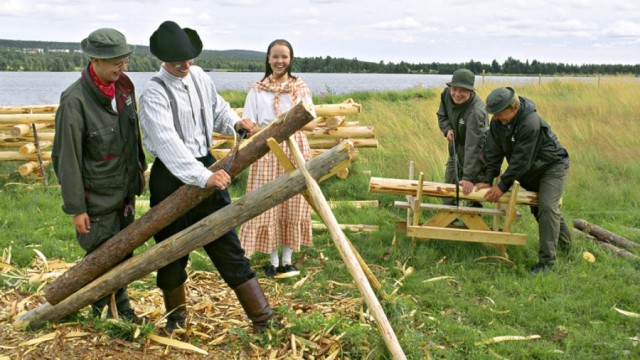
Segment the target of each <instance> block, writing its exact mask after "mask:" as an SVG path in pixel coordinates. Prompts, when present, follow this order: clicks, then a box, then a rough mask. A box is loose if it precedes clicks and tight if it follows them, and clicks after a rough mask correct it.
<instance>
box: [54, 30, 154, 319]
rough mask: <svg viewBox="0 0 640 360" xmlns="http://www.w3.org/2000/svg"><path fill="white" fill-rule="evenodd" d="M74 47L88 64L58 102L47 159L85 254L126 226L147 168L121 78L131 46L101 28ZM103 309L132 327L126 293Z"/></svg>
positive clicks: (132, 102) (131, 100)
mask: <svg viewBox="0 0 640 360" xmlns="http://www.w3.org/2000/svg"><path fill="white" fill-rule="evenodd" d="M81 47H82V51H83V53H84V54H86V55H87V56H89V64H88V65H87V67H86V68H85V69H84V71H82V73H81V76H80V78H79V79H78V80H76V81H75V82H74V83H73V84H71V85H70V86H69V87H68V88H67V89H66V90H65V91H64V92H63V93H62V95H61V96H60V104H59V106H58V111H57V112H56V117H55V129H56V133H55V138H54V142H53V151H52V155H51V158H52V160H53V169H54V171H55V172H56V175H57V176H58V181H59V182H60V186H61V190H62V200H63V203H64V204H63V206H62V210H63V211H64V212H65V213H66V214H69V215H70V216H72V220H73V224H74V226H75V230H76V239H77V241H78V243H79V244H80V246H81V247H82V248H83V249H84V250H85V251H86V254H89V253H90V252H92V251H93V250H94V249H96V248H97V247H98V246H99V245H101V244H102V243H103V242H105V241H106V240H108V239H109V238H111V237H112V236H113V235H115V234H116V233H118V232H119V231H120V230H122V229H124V228H125V227H126V226H127V225H129V224H131V223H132V222H133V220H134V212H135V208H134V207H135V196H136V195H140V194H141V193H142V190H143V188H144V186H145V180H144V171H145V169H146V167H147V163H146V160H145V156H144V152H143V150H142V142H141V136H140V131H139V127H138V116H137V114H136V98H135V92H134V86H133V83H132V82H131V80H129V78H128V77H127V76H126V75H125V74H124V71H125V70H127V65H128V62H129V55H131V53H132V52H133V50H134V46H131V45H128V44H127V41H126V39H125V37H124V35H123V34H122V33H120V32H119V31H117V30H115V29H109V28H103V29H98V30H96V31H94V32H92V33H91V34H89V36H88V37H87V38H86V39H84V40H82V43H81ZM129 257H131V254H129V256H128V257H127V258H129ZM112 297H113V298H112ZM113 303H115V305H116V308H115V309H114V308H112V307H111V304H113ZM107 305H109V310H110V311H109V313H108V314H109V315H110V316H111V317H116V316H118V314H119V316H122V317H124V318H126V319H129V320H131V321H133V322H136V323H140V319H139V318H138V317H137V316H136V315H135V313H134V312H133V310H132V309H131V305H130V303H129V297H128V295H127V290H126V288H122V289H119V290H117V291H116V292H115V293H114V294H112V295H110V296H106V297H105V298H103V299H100V300H98V301H97V302H95V303H94V304H93V305H92V307H93V310H94V313H96V314H100V313H101V312H102V309H103V308H104V307H105V306H107Z"/></svg>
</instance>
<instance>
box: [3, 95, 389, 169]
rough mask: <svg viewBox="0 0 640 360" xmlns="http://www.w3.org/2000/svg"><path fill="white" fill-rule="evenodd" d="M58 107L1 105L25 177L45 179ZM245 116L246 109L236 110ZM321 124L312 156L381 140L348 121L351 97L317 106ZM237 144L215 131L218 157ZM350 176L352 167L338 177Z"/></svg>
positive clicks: (354, 106)
mask: <svg viewBox="0 0 640 360" xmlns="http://www.w3.org/2000/svg"><path fill="white" fill-rule="evenodd" d="M57 108H58V105H57V104H52V105H26V106H13V107H8V106H5V107H0V161H16V162H22V164H20V165H19V167H18V172H19V173H20V175H22V176H23V177H25V178H33V177H35V178H37V179H42V169H43V168H45V167H46V166H47V165H49V163H50V161H51V146H52V144H53V136H54V132H53V128H54V116H55V112H56V110H57ZM235 111H236V112H237V113H238V115H240V116H242V109H235ZM315 111H316V115H317V116H318V118H317V120H318V122H317V123H318V126H317V127H316V129H315V130H313V131H307V132H306V134H307V137H308V139H309V145H310V146H311V152H312V157H316V156H318V155H320V154H322V153H323V152H325V151H326V150H327V149H330V148H332V147H333V146H335V145H337V144H338V143H339V142H340V141H341V140H343V139H351V140H352V142H353V144H354V146H355V147H356V148H376V147H378V140H377V139H376V138H375V131H374V129H373V127H372V126H363V125H360V123H359V122H358V121H347V117H350V116H354V115H358V114H359V113H360V112H361V106H360V104H358V103H355V102H354V101H353V100H352V99H349V100H347V101H345V102H343V103H340V104H323V105H315ZM33 127H35V129H36V134H35V135H36V136H37V137H38V140H39V142H38V145H39V146H40V158H41V161H42V163H40V162H39V159H38V150H37V147H36V143H35V139H34V133H33ZM234 145H235V139H234V138H233V137H232V136H228V135H222V134H217V133H216V134H214V136H213V142H212V146H211V152H212V153H213V155H214V156H215V157H216V158H217V159H221V158H223V157H224V156H225V155H226V154H227V153H228V152H229V150H230V149H231V148H233V146H234ZM348 175H349V168H345V169H343V170H342V171H341V172H340V173H339V174H337V176H338V177H339V178H341V179H344V178H346V177H347V176H348Z"/></svg>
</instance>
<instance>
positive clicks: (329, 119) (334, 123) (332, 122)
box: [324, 116, 345, 129]
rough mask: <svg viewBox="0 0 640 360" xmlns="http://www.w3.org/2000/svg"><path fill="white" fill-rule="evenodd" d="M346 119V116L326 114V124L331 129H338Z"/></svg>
mask: <svg viewBox="0 0 640 360" xmlns="http://www.w3.org/2000/svg"><path fill="white" fill-rule="evenodd" d="M344 120H345V117H344V116H324V124H325V126H326V127H327V128H329V129H337V128H338V127H339V126H340V125H342V123H344Z"/></svg>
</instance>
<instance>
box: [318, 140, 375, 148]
mask: <svg viewBox="0 0 640 360" xmlns="http://www.w3.org/2000/svg"><path fill="white" fill-rule="evenodd" d="M351 140H352V141H353V145H355V147H357V148H377V147H378V139H355V138H354V139H351ZM339 142H340V139H332V138H324V139H318V138H310V139H309V147H311V148H312V149H330V148H332V147H334V146H336V145H337V144H338V143H339Z"/></svg>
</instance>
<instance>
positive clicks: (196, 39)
mask: <svg viewBox="0 0 640 360" xmlns="http://www.w3.org/2000/svg"><path fill="white" fill-rule="evenodd" d="M149 48H150V50H151V53H152V54H153V55H155V56H156V57H157V58H158V59H160V60H162V61H168V62H171V61H184V60H191V59H195V58H196V57H198V55H200V53H201V52H202V41H201V40H200V36H198V33H197V32H196V31H195V30H193V29H189V28H184V29H183V28H180V26H179V25H178V24H176V23H175V22H173V21H165V22H163V23H162V24H160V27H159V28H158V30H156V31H155V32H154V33H153V34H152V35H151V38H149Z"/></svg>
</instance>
